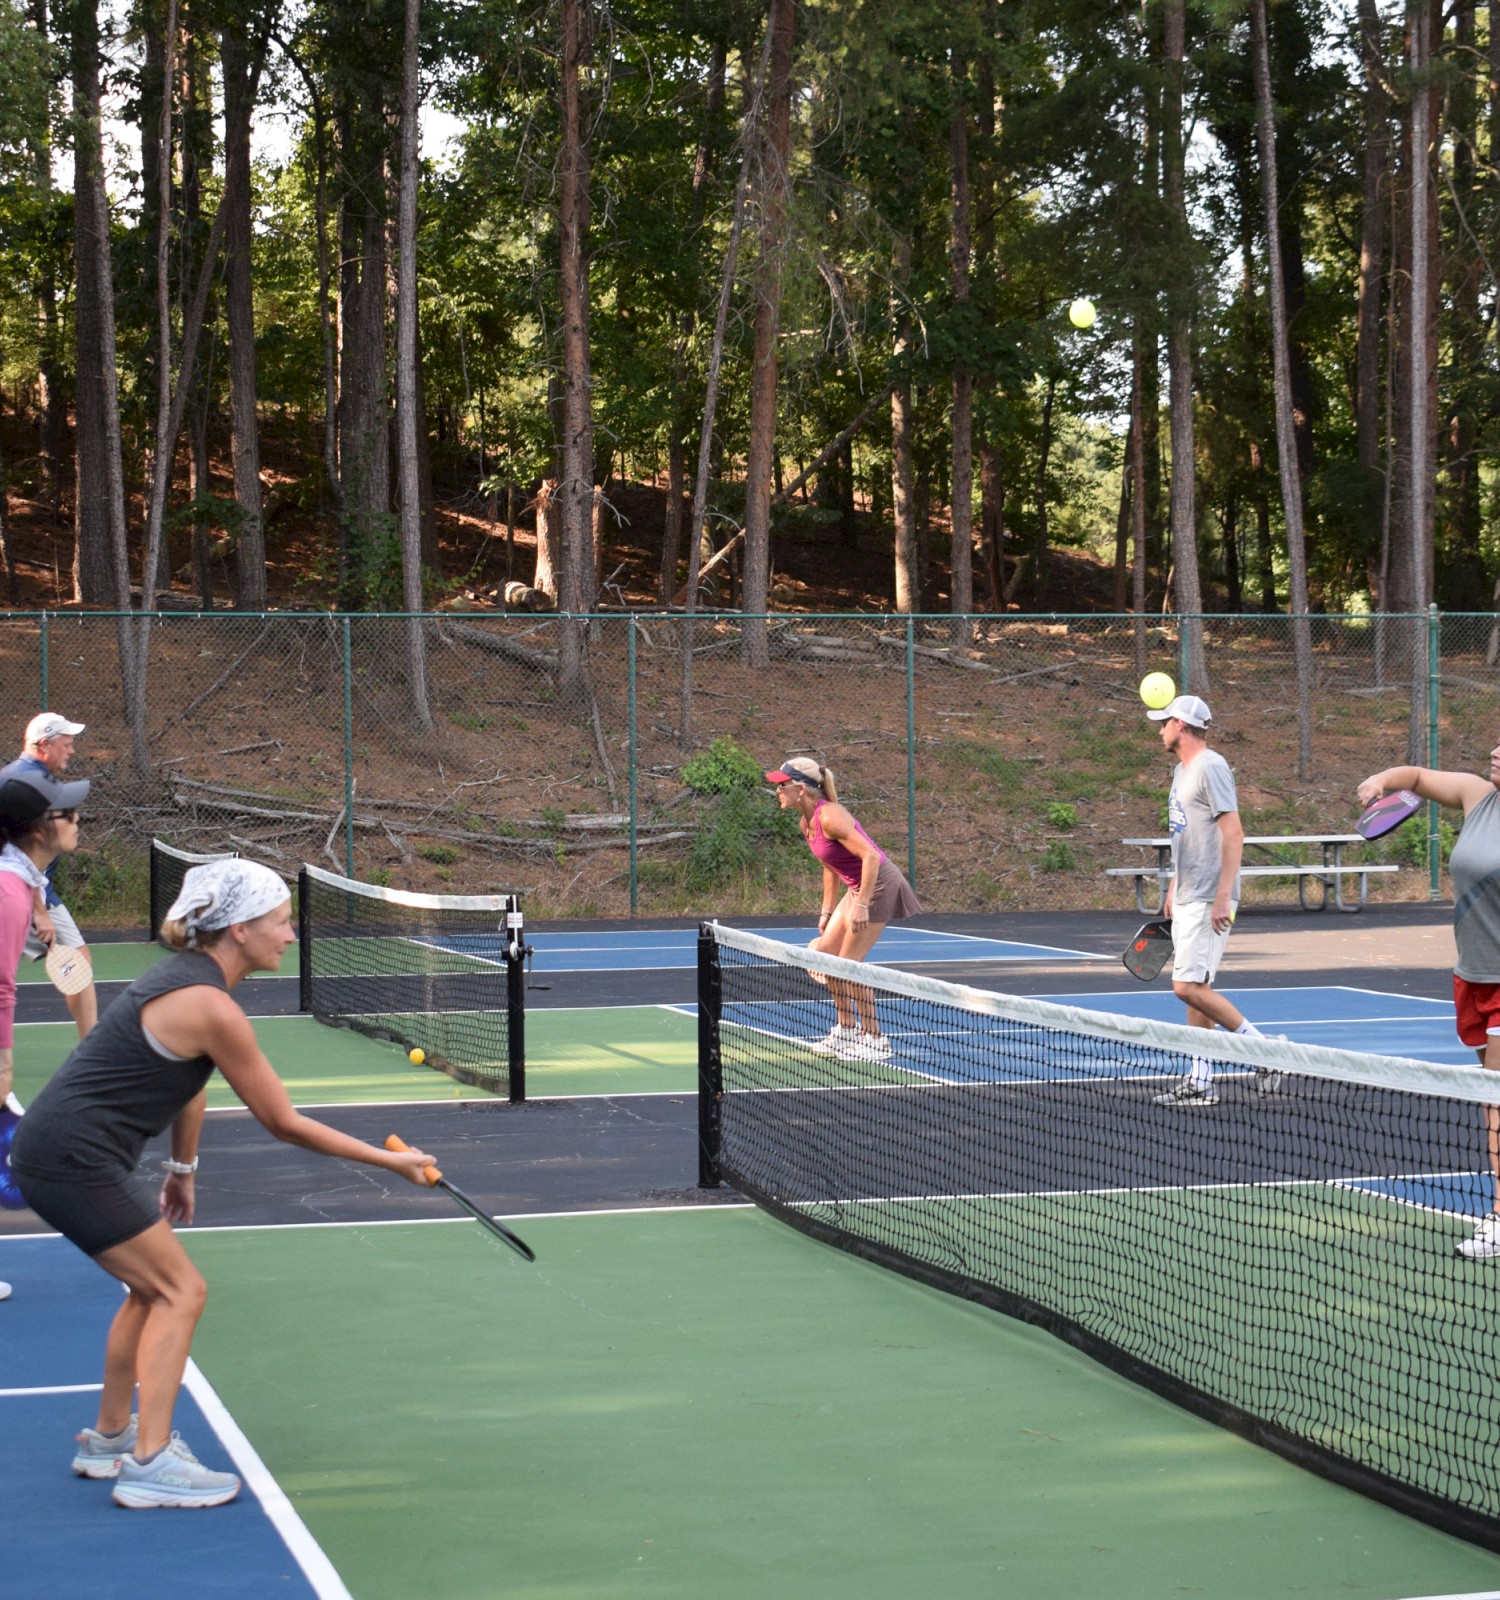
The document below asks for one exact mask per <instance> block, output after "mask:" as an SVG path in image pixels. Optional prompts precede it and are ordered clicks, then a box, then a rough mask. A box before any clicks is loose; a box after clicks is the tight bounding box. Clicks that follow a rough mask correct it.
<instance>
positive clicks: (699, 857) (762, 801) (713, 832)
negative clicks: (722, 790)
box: [684, 789, 814, 889]
mask: <svg viewBox="0 0 1500 1600" xmlns="http://www.w3.org/2000/svg"><path fill="white" fill-rule="evenodd" d="M813 865H814V864H813V862H812V861H811V859H810V858H808V857H807V847H806V846H805V845H804V843H803V841H802V832H801V830H800V829H799V828H798V826H797V819H796V817H795V816H793V814H792V813H791V812H789V811H782V810H781V809H780V808H779V807H778V806H777V805H776V802H775V801H774V800H773V799H771V798H770V797H769V796H767V795H764V794H760V793H756V792H754V791H751V790H747V789H738V790H731V791H729V792H728V793H727V794H719V795H715V796H713V797H712V798H711V800H710V803H709V805H708V807H707V808H706V811H705V815H704V817H703V822H702V825H701V827H700V828H699V830H698V833H697V835H696V836H695V837H694V839H693V847H692V850H691V851H690V853H689V855H688V861H687V871H686V873H685V874H684V877H685V881H686V884H687V887H688V888H689V889H713V888H717V887H718V886H719V885H720V884H723V883H727V882H729V881H731V880H732V879H735V878H742V877H751V878H753V879H755V880H756V881H757V882H761V883H766V884H772V883H775V882H776V881H777V880H778V879H779V878H782V877H784V876H785V875H786V874H787V873H788V872H790V871H793V870H796V871H802V870H804V869H810V868H811V867H812V866H813Z"/></svg>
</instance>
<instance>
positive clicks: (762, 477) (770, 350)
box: [742, 0, 797, 667]
mask: <svg viewBox="0 0 1500 1600" xmlns="http://www.w3.org/2000/svg"><path fill="white" fill-rule="evenodd" d="M796 19H797V6H796V0H771V14H770V19H769V21H768V23H767V26H768V28H769V29H770V35H771V59H770V69H769V70H770V75H769V77H768V79H767V82H766V116H765V137H764V139H763V140H762V142H761V149H760V162H759V181H758V183H757V186H756V187H757V193H758V197H759V201H760V255H759V259H758V261H757V263H756V273H755V345H754V354H753V366H752V370H751V378H750V440H749V446H748V449H747V451H746V455H745V580H744V595H743V599H742V605H743V609H744V611H745V614H746V618H747V620H746V623H745V642H746V649H747V653H748V658H749V661H750V664H751V665H752V666H758V667H763V666H766V665H768V664H769V661H770V653H769V650H768V648H767V643H766V625H765V623H764V621H762V620H758V619H760V618H762V617H764V615H765V612H766V611H767V609H768V604H769V598H770V596H769V583H770V570H771V491H772V479H773V476H774V467H775V454H776V337H777V334H778V332H779V330H780V326H781V274H782V264H783V258H784V256H785V253H786V228H787V201H788V198H789V192H790V186H791V173H790V170H789V168H788V160H789V157H790V153H791V129H792V41H793V36H794V30H795V27H796Z"/></svg>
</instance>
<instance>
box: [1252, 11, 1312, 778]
mask: <svg viewBox="0 0 1500 1600" xmlns="http://www.w3.org/2000/svg"><path fill="white" fill-rule="evenodd" d="M1250 50H1251V56H1252V66H1253V69H1254V76H1255V123H1256V138H1257V141H1258V144H1259V147H1260V168H1261V188H1262V194H1263V197H1264V200H1265V223H1266V276H1267V278H1268V280H1269V282H1270V291H1271V356H1272V366H1273V369H1274V381H1275V385H1276V452H1277V457H1278V462H1277V465H1278V467H1279V468H1280V475H1281V505H1282V513H1283V515H1284V516H1285V518H1286V548H1287V565H1288V567H1289V569H1290V574H1291V611H1292V656H1293V661H1294V664H1295V669H1296V675H1297V776H1298V777H1299V778H1306V777H1307V776H1308V772H1309V769H1310V767H1311V765H1312V626H1311V624H1310V622H1309V620H1308V615H1307V610H1308V595H1307V543H1306V539H1305V536H1304V533H1303V526H1302V474H1301V472H1300V471H1299V470H1298V459H1297V429H1296V421H1295V419H1294V417H1293V405H1292V375H1291V351H1290V347H1289V344H1288V341H1287V309H1286V286H1285V279H1284V277H1283V276H1282V268H1281V206H1280V196H1279V190H1278V185H1277V174H1276V122H1275V108H1274V105H1273V103H1272V99H1271V62H1270V49H1269V46H1268V43H1267V38H1266V0H1250Z"/></svg>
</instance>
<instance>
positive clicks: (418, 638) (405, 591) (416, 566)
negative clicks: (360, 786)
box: [396, 0, 432, 728]
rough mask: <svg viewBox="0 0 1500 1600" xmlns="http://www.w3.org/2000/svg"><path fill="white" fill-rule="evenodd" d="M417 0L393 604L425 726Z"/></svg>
mask: <svg viewBox="0 0 1500 1600" xmlns="http://www.w3.org/2000/svg"><path fill="white" fill-rule="evenodd" d="M420 22H421V0H404V4H403V6H402V38H401V112H400V115H401V180H400V191H399V198H398V201H397V211H396V440H397V443H396V451H397V461H398V469H397V483H398V485H399V489H400V523H401V604H402V608H403V609H404V610H405V611H406V613H407V617H406V630H405V631H406V688H407V693H408V694H409V695H410V697H411V713H412V719H413V721H414V722H415V723H416V725H417V726H418V727H419V728H430V727H431V726H432V711H431V708H430V707H429V705H428V702H427V649H426V644H425V642H424V639H423V636H422V621H421V618H420V616H419V615H417V613H419V612H421V611H422V610H423V596H422V501H421V494H420V487H419V486H420V482H421V479H420V476H419V470H418V461H417V424H418V415H417V411H418V395H417V361H418V359H419V357H418V354H417V177H418V168H417V152H418V122H417V119H418V116H419V114H420V111H421V91H420V86H419V81H418V72H417V66H418V63H417V41H418V29H419V25H420Z"/></svg>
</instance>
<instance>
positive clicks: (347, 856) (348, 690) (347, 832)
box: [343, 617, 354, 878]
mask: <svg viewBox="0 0 1500 1600" xmlns="http://www.w3.org/2000/svg"><path fill="white" fill-rule="evenodd" d="M343 624H344V626H343V644H344V875H345V876H346V877H349V878H352V877H353V876H354V650H353V646H352V644H351V641H350V637H349V619H348V617H345V618H344V619H343Z"/></svg>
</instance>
